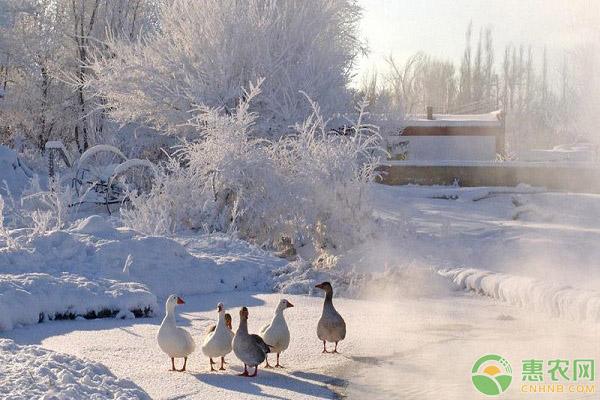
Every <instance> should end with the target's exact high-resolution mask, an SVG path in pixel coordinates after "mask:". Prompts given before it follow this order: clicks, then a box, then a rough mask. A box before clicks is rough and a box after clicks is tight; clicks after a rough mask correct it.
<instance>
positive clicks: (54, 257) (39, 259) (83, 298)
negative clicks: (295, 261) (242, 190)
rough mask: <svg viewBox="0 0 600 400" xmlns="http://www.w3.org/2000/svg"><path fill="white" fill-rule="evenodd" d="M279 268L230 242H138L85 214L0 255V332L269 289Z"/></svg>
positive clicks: (159, 239)
mask: <svg viewBox="0 0 600 400" xmlns="http://www.w3.org/2000/svg"><path fill="white" fill-rule="evenodd" d="M285 264H286V262H285V261H283V260H281V259H279V258H277V257H274V256H272V255H270V254H268V253H266V252H264V251H261V250H259V249H256V248H254V247H252V246H250V245H249V244H247V243H246V242H243V241H240V240H236V239H232V238H229V237H225V236H212V235H201V236H191V237H179V238H178V240H174V239H171V238H166V237H152V236H145V235H140V234H138V233H136V232H134V231H131V230H128V229H124V228H114V227H113V226H112V225H111V224H110V222H109V221H108V220H107V219H106V218H105V217H101V216H98V215H91V216H89V217H87V218H84V219H81V220H79V221H77V222H76V223H74V224H73V226H72V227H71V228H70V229H68V230H60V231H53V232H50V233H47V234H44V235H40V236H38V237H35V238H33V239H32V240H31V241H30V242H29V243H28V244H27V245H26V246H25V247H23V248H19V249H8V248H4V249H0V276H1V278H0V288H1V289H2V290H0V293H3V294H0V309H1V310H2V311H3V312H2V313H1V314H0V315H2V316H3V317H2V319H1V321H0V331H1V330H9V329H12V328H13V327H14V326H15V325H16V324H34V323H37V322H38V321H40V319H53V318H54V316H55V315H56V314H65V313H69V314H73V316H77V315H84V316H85V315H86V314H88V313H89V312H91V311H95V312H96V313H98V312H101V311H103V310H110V311H111V312H112V315H114V314H116V313H117V312H120V311H122V312H127V311H134V310H145V309H150V310H152V311H154V310H155V309H156V307H155V304H156V298H157V297H158V298H159V299H162V298H166V297H167V296H168V295H170V294H172V293H177V294H179V295H189V294H201V293H212V292H222V291H234V290H250V289H253V290H270V289H271V288H272V287H273V281H272V279H271V278H270V275H271V271H272V270H273V269H276V268H280V267H282V266H283V265H285ZM41 314H43V315H45V316H47V318H46V317H40V315H41Z"/></svg>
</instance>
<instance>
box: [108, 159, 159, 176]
mask: <svg viewBox="0 0 600 400" xmlns="http://www.w3.org/2000/svg"><path fill="white" fill-rule="evenodd" d="M135 167H142V168H148V169H150V171H152V172H153V173H154V170H155V168H156V167H155V165H154V164H152V163H151V162H150V161H148V160H139V159H137V158H131V159H129V160H126V161H124V162H122V163H121V164H119V165H117V167H116V168H115V170H114V171H113V174H114V175H115V176H116V175H119V174H121V173H123V172H125V171H127V170H128V169H130V168H135Z"/></svg>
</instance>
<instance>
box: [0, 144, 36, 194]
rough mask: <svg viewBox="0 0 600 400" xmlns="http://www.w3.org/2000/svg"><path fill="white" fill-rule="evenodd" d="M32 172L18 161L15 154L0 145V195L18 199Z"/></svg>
mask: <svg viewBox="0 0 600 400" xmlns="http://www.w3.org/2000/svg"><path fill="white" fill-rule="evenodd" d="M32 176H33V172H32V171H31V170H30V169H29V168H28V167H27V166H26V165H25V164H24V163H23V162H22V161H21V160H20V159H19V157H18V156H17V153H16V152H15V151H14V150H12V149H10V148H8V147H6V146H3V145H0V194H2V195H8V193H7V192H6V190H7V188H8V190H9V191H10V194H11V195H12V196H15V197H19V196H20V195H21V192H22V191H23V190H24V189H25V188H26V187H27V184H28V182H29V179H30V178H31V177H32Z"/></svg>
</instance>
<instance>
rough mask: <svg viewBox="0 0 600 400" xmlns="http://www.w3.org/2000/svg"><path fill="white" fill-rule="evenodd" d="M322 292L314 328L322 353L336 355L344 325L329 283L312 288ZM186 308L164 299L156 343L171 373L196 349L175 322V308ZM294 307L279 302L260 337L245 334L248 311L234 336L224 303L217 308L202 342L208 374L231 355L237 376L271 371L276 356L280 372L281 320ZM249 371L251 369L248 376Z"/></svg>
mask: <svg viewBox="0 0 600 400" xmlns="http://www.w3.org/2000/svg"><path fill="white" fill-rule="evenodd" d="M315 287H316V288H319V289H321V290H323V291H324V292H325V301H324V303H323V311H322V313H321V318H320V319H319V322H318V324H317V337H318V338H319V340H321V341H322V342H323V353H337V352H338V351H337V347H338V343H339V342H340V341H342V340H344V338H345V337H346V323H345V322H344V319H343V318H342V316H341V315H340V314H339V313H338V312H337V310H336V309H335V307H334V306H333V287H332V286H331V283H329V282H323V283H320V284H318V285H316V286H315ZM180 304H185V302H184V301H183V299H182V298H181V297H179V296H177V295H174V294H172V295H171V296H169V297H168V298H167V302H166V305H165V308H166V315H165V318H164V319H163V321H162V323H161V325H160V328H159V330H158V334H157V336H156V339H157V341H158V346H159V347H160V349H161V350H162V351H163V352H164V353H165V354H167V355H168V356H169V358H170V359H171V371H179V372H183V371H185V367H186V364H187V359H188V357H189V356H190V355H191V354H192V353H193V352H194V350H195V349H196V344H195V342H194V339H193V338H192V335H190V333H189V332H188V331H186V330H185V329H183V328H181V327H178V326H177V324H176V322H175V307H176V306H177V305H180ZM290 307H294V305H293V304H292V303H290V302H289V301H288V300H286V299H282V300H281V301H280V302H279V304H278V305H277V308H276V309H275V313H274V315H273V319H272V320H271V322H270V323H268V324H267V325H265V326H263V327H262V328H261V329H260V331H259V334H251V333H249V332H248V308H246V307H242V308H241V309H240V323H239V326H238V329H237V331H236V332H235V333H234V332H233V329H232V325H231V315H229V314H227V313H226V312H225V306H224V305H223V303H219V304H217V314H218V319H217V324H216V325H212V326H210V327H209V328H208V330H207V332H206V334H205V337H204V339H203V342H202V348H201V349H202V354H204V355H205V356H206V357H208V360H209V364H210V371H211V372H213V371H217V370H216V369H215V368H214V365H215V364H216V363H217V362H216V361H215V359H216V360H218V359H219V358H220V361H221V363H220V367H219V370H221V371H223V370H225V364H227V363H226V362H225V357H226V356H227V355H228V354H229V353H231V352H232V351H233V353H234V354H235V356H236V357H237V358H238V359H239V360H240V361H241V362H242V363H243V364H244V372H243V373H241V374H240V376H248V377H254V376H256V375H257V374H258V366H259V365H260V364H262V363H263V362H265V368H273V367H272V366H271V365H270V364H269V360H268V358H267V355H268V354H269V353H275V354H276V355H277V363H276V364H275V366H274V367H275V368H283V366H282V365H281V364H280V363H279V356H280V354H281V353H283V352H284V351H285V350H286V349H287V348H288V346H289V344H290V330H289V328H288V325H287V322H286V321H285V317H284V313H283V312H284V310H286V309H288V308H290ZM327 342H330V343H334V344H335V347H334V349H333V351H328V350H327ZM176 358H183V367H182V368H181V369H176V368H175V359H176ZM248 367H250V368H252V367H253V368H254V371H253V372H252V373H251V374H250V373H249V372H248Z"/></svg>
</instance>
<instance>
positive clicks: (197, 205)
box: [122, 85, 384, 257]
mask: <svg viewBox="0 0 600 400" xmlns="http://www.w3.org/2000/svg"><path fill="white" fill-rule="evenodd" d="M259 86H260V85H256V86H252V85H251V87H250V90H249V91H248V92H245V93H244V96H243V100H241V101H240V103H239V104H238V106H237V108H236V109H235V111H234V112H229V113H225V112H224V110H223V109H215V108H209V107H198V108H196V109H195V116H194V118H193V119H191V120H190V122H189V125H190V126H192V127H194V129H196V130H197V131H198V133H199V136H200V137H201V138H200V140H197V141H194V142H184V143H183V144H182V145H181V146H180V147H179V149H178V151H177V152H176V154H175V155H174V156H173V158H172V159H171V160H170V161H169V162H168V163H165V164H163V165H162V166H161V169H160V171H159V173H158V177H157V180H156V182H157V183H156V184H155V186H154V187H153V189H152V191H151V192H150V193H147V194H138V195H136V194H131V195H130V198H131V206H132V207H130V208H129V209H124V210H122V216H123V219H124V221H125V223H126V224H127V225H129V226H131V227H133V228H134V229H137V230H140V231H143V232H147V233H152V234H164V233H172V232H174V231H177V230H180V229H202V230H205V231H221V232H237V234H239V235H240V236H241V237H242V238H244V239H247V240H250V241H253V242H255V243H258V244H261V245H265V246H267V247H271V248H273V247H277V245H278V244H279V243H280V241H281V239H282V238H287V239H288V240H291V241H292V243H293V245H294V246H295V247H296V248H300V247H305V246H307V247H306V248H307V249H309V250H308V251H306V252H305V253H306V255H307V256H310V257H312V256H314V255H316V254H321V253H322V251H323V250H327V251H328V252H329V251H331V252H334V249H335V248H336V247H338V246H342V247H346V246H349V245H351V244H353V243H355V242H356V241H360V240H363V239H365V238H366V237H367V236H368V235H370V233H371V231H370V224H371V221H372V220H373V219H372V218H371V208H370V207H369V188H370V185H369V183H370V182H371V181H372V180H373V179H374V178H375V177H376V175H377V172H376V166H377V165H378V163H379V157H380V156H382V155H383V154H384V151H383V150H382V149H381V148H380V147H379V140H380V136H379V135H378V133H377V130H376V128H375V127H372V126H368V125H363V124H362V117H363V115H364V108H361V109H360V110H359V117H358V120H357V122H356V123H355V124H354V125H353V126H352V127H350V128H347V129H345V130H344V131H343V132H332V131H330V130H329V129H328V127H327V121H326V120H325V119H323V117H322V116H321V112H320V110H319V107H318V106H317V104H316V103H315V102H312V101H311V100H310V99H309V101H308V103H309V105H310V106H311V107H312V113H311V114H310V115H309V116H308V117H307V118H306V120H305V121H304V122H303V123H301V124H297V125H296V126H295V130H296V133H295V134H293V135H287V136H283V137H281V138H279V139H277V140H267V139H258V137H260V136H261V135H260V134H259V133H256V132H254V129H255V121H256V120H257V117H258V116H257V114H256V113H253V112H251V111H250V104H251V101H252V100H253V99H255V98H256V96H258V94H259V93H260V88H259Z"/></svg>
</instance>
